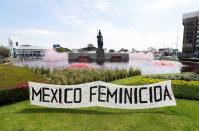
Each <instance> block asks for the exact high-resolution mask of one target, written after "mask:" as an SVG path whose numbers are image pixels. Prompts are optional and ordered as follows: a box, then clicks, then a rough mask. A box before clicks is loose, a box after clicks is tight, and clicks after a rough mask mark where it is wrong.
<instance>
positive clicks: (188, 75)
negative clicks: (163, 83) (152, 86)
mask: <svg viewBox="0 0 199 131" xmlns="http://www.w3.org/2000/svg"><path fill="white" fill-rule="evenodd" d="M145 77H146V78H156V79H166V80H185V81H191V80H193V81H199V74H196V73H194V72H185V73H178V74H159V75H146V76H145Z"/></svg>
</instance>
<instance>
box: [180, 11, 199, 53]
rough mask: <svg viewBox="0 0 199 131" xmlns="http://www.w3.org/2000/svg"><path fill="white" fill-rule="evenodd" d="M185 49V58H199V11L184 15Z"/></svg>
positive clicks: (183, 51) (183, 49)
mask: <svg viewBox="0 0 199 131" xmlns="http://www.w3.org/2000/svg"><path fill="white" fill-rule="evenodd" d="M183 25H184V34H183V48H182V55H183V56H184V57H193V56H196V57H198V56H199V11H195V12H190V13H185V14H183Z"/></svg>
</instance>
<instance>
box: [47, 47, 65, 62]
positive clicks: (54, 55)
mask: <svg viewBox="0 0 199 131" xmlns="http://www.w3.org/2000/svg"><path fill="white" fill-rule="evenodd" d="M67 56H68V55H67V53H66V52H63V53H58V52H57V51H55V50H54V49H48V50H47V51H46V53H45V55H44V57H43V60H44V61H61V60H67V59H68V57H67Z"/></svg>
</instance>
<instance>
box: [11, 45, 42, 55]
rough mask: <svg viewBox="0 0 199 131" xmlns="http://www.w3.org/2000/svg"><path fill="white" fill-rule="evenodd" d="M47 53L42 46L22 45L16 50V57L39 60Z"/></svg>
mask: <svg viewBox="0 0 199 131" xmlns="http://www.w3.org/2000/svg"><path fill="white" fill-rule="evenodd" d="M45 52H46V48H43V47H40V46H31V45H21V46H19V47H18V48H16V49H15V51H14V53H15V57H23V58H29V57H34V58H39V57H43V56H44V54H45Z"/></svg>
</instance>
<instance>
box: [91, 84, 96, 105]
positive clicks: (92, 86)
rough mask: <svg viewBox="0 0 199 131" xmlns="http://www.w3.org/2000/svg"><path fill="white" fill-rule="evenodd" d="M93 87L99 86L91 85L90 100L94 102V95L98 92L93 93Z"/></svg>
mask: <svg viewBox="0 0 199 131" xmlns="http://www.w3.org/2000/svg"><path fill="white" fill-rule="evenodd" d="M93 88H97V86H91V87H90V102H92V96H93V95H96V93H93V90H92V89H93Z"/></svg>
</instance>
